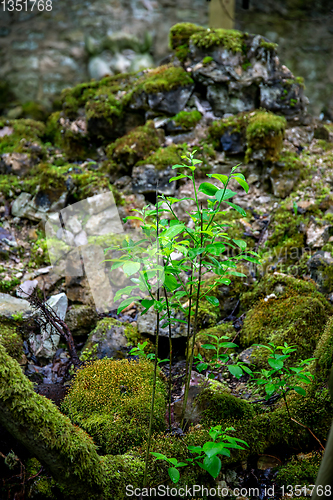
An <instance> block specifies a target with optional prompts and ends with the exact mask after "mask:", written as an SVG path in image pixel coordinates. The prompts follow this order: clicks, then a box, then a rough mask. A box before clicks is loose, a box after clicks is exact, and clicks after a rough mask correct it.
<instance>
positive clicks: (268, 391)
mask: <svg viewBox="0 0 333 500" xmlns="http://www.w3.org/2000/svg"><path fill="white" fill-rule="evenodd" d="M265 391H266V394H267V396H271V395H272V394H274V392H275V385H274V384H266V385H265Z"/></svg>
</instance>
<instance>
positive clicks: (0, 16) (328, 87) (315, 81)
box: [0, 0, 333, 119]
mask: <svg viewBox="0 0 333 500" xmlns="http://www.w3.org/2000/svg"><path fill="white" fill-rule="evenodd" d="M227 1H230V0H223V2H227ZM214 2H215V3H216V1H215V0H212V2H211V3H209V2H207V1H206V0H94V1H93V0H90V1H86V2H84V3H83V2H82V0H66V1H65V0H57V1H56V0H53V9H52V12H49V13H47V12H42V13H38V11H37V10H35V11H34V12H32V13H31V12H30V13H24V12H23V13H15V14H14V15H10V14H9V13H4V12H3V11H0V62H1V64H0V79H3V80H5V81H7V82H9V87H10V89H12V90H13V91H14V92H15V95H16V97H17V99H18V101H20V102H27V101H36V100H37V101H39V102H42V103H44V104H46V105H48V104H49V103H50V102H51V100H52V98H53V97H54V96H57V95H59V93H60V91H61V90H62V89H63V88H64V87H67V86H72V85H75V84H76V83H78V82H82V81H86V80H89V79H90V77H98V75H99V74H101V73H106V72H107V68H111V69H110V73H112V70H114V71H115V72H117V71H118V70H119V68H120V69H121V70H131V69H133V68H134V69H137V68H138V66H137V65H135V64H134V65H133V64H131V61H132V60H133V58H135V53H136V54H137V53H138V52H139V53H141V55H143V56H145V57H146V58H143V64H144V63H146V64H147V65H149V64H150V63H152V62H153V61H154V62H155V63H160V61H161V60H162V59H163V57H165V56H166V55H167V54H168V53H169V49H168V31H169V28H170V26H172V25H173V24H175V23H177V22H180V21H184V22H185V21H190V22H194V23H197V24H201V25H206V26H207V25H208V22H209V21H208V20H209V15H208V14H209V13H208V11H209V6H211V7H210V8H211V9H212V7H213V4H214ZM235 2H236V4H235V13H234V21H235V27H236V28H237V29H241V30H245V31H248V32H251V33H258V34H261V35H264V36H265V37H267V38H268V39H270V40H271V41H272V42H276V43H278V44H279V49H278V53H279V56H280V60H281V61H282V62H283V63H284V64H285V65H286V66H288V68H290V69H291V70H292V71H293V73H294V74H295V76H302V77H304V79H305V84H306V94H307V96H308V97H309V99H310V105H309V111H310V112H312V113H314V114H315V115H319V114H320V113H322V112H324V114H325V115H326V116H327V117H328V118H331V119H333V15H332V9H333V0H266V1H265V2H263V1H262V0H235ZM228 5H229V4H228ZM120 33H125V38H126V36H127V41H128V39H129V38H132V42H133V43H130V42H129V41H128V43H127V45H126V43H125V45H124V44H123V48H124V50H122V52H121V57H119V51H118V52H117V50H118V49H119V46H118V48H116V49H115V46H114V40H115V39H116V40H118V42H119V34H120ZM122 36H123V35H122ZM133 36H134V37H137V39H133ZM120 38H121V37H120ZM133 40H134V41H133ZM120 42H121V40H120ZM121 43H122V42H121ZM121 43H120V45H121ZM135 45H136V47H135ZM133 49H134V50H133ZM115 52H117V55H116V58H115ZM123 56H124V57H123ZM151 56H152V57H153V60H152V59H151ZM96 58H97V59H96ZM92 60H93V61H92ZM128 61H129V62H128ZM132 62H133V61H132ZM134 62H135V61H134ZM89 63H90V64H89ZM139 64H140V61H139ZM3 99H6V96H4V97H3ZM0 101H1V88H0ZM1 111H2V110H1V103H0V112H1ZM14 114H15V110H14ZM13 117H14V116H13Z"/></svg>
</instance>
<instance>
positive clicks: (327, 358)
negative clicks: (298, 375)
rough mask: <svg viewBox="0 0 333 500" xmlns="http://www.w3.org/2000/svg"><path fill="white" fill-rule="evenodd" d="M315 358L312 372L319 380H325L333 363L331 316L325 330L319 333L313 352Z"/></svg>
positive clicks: (332, 321)
mask: <svg viewBox="0 0 333 500" xmlns="http://www.w3.org/2000/svg"><path fill="white" fill-rule="evenodd" d="M313 357H314V358H316V360H315V362H314V364H313V367H312V368H313V373H315V375H316V377H317V378H318V379H320V380H323V381H324V382H326V381H327V380H328V378H329V374H330V371H331V368H332V363H333V318H332V317H331V318H330V319H329V320H328V321H327V324H326V326H325V330H324V332H323V334H322V335H321V337H320V339H319V341H318V343H317V347H316V350H315V352H314V354H313Z"/></svg>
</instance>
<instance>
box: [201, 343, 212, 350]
mask: <svg viewBox="0 0 333 500" xmlns="http://www.w3.org/2000/svg"><path fill="white" fill-rule="evenodd" d="M201 347H203V348H204V349H212V350H214V351H216V347H215V346H214V345H212V344H202V346H201Z"/></svg>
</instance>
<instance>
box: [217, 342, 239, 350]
mask: <svg viewBox="0 0 333 500" xmlns="http://www.w3.org/2000/svg"><path fill="white" fill-rule="evenodd" d="M220 347H223V348H228V349H233V348H234V347H238V345H237V344H235V343H234V342H222V343H221V344H220Z"/></svg>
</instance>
